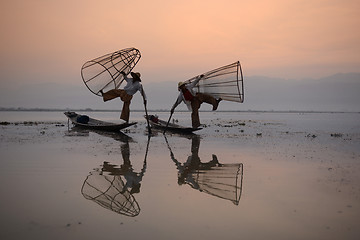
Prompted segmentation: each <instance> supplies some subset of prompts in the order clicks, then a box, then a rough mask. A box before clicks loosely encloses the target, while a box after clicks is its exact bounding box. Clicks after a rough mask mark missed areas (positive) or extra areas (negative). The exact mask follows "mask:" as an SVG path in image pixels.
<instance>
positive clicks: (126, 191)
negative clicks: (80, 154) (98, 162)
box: [81, 137, 150, 217]
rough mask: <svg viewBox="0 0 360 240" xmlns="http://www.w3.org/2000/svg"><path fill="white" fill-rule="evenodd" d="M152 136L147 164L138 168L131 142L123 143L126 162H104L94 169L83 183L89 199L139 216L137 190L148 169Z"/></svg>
mask: <svg viewBox="0 0 360 240" xmlns="http://www.w3.org/2000/svg"><path fill="white" fill-rule="evenodd" d="M149 142H150V137H149V138H148V142H147V146H146V152H145V157H144V164H143V168H142V169H141V171H140V172H139V173H136V172H134V169H133V168H132V165H131V162H130V148H129V143H128V142H126V143H124V144H123V145H122V146H121V155H122V157H123V164H122V165H120V166H117V165H113V164H110V163H108V162H104V163H103V165H102V167H101V169H96V170H95V171H93V172H90V175H88V176H87V177H86V179H85V181H84V183H83V185H82V188H81V193H82V195H83V196H84V197H85V198H86V199H88V200H92V201H94V202H96V203H97V204H99V205H100V206H102V207H104V208H106V209H109V210H111V211H113V212H116V213H119V214H122V215H125V216H130V217H135V216H137V215H139V213H140V206H139V204H138V202H137V201H136V199H135V197H134V196H133V194H135V193H139V192H140V186H141V184H140V182H141V181H142V178H143V176H144V174H145V171H146V158H147V152H148V149H149Z"/></svg>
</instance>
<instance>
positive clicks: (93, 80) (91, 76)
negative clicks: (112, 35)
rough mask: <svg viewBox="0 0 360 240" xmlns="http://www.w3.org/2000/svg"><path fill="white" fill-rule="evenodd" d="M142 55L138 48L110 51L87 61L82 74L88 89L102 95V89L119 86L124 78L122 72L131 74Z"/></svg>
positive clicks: (104, 90) (106, 89)
mask: <svg viewBox="0 0 360 240" xmlns="http://www.w3.org/2000/svg"><path fill="white" fill-rule="evenodd" d="M140 57H141V55H140V51H139V50H138V49H136V48H126V49H123V50H120V51H117V52H113V53H109V54H106V55H104V56H102V57H98V58H95V59H93V60H90V61H87V62H86V63H85V64H84V65H83V66H82V68H81V76H82V78H83V81H84V83H85V85H86V86H87V87H88V89H89V90H90V91H91V92H92V93H94V94H96V95H98V96H101V94H100V90H102V91H103V92H106V91H108V90H111V89H117V88H119V87H120V85H121V83H122V81H123V80H124V78H123V75H122V74H120V72H121V71H124V72H125V74H129V73H130V71H131V70H132V69H133V68H134V67H135V65H136V63H137V62H138V61H139V60H140Z"/></svg>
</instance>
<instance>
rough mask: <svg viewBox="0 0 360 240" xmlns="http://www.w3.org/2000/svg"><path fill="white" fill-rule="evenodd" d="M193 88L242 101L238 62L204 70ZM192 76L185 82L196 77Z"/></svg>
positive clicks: (233, 100) (229, 99) (217, 96)
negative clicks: (207, 70)
mask: <svg viewBox="0 0 360 240" xmlns="http://www.w3.org/2000/svg"><path fill="white" fill-rule="evenodd" d="M202 75H204V76H203V77H202V79H201V80H200V81H199V82H198V84H197V85H196V88H194V89H193V90H194V91H195V92H201V93H206V94H209V95H211V96H213V97H214V98H216V99H219V98H221V99H222V100H226V101H231V102H239V103H242V102H244V79H243V74H242V70H241V65H240V62H239V61H237V62H235V63H232V64H229V65H226V66H223V67H220V68H217V69H214V70H212V71H209V72H206V73H204V74H202ZM197 77H198V76H196V77H193V78H191V79H189V80H187V81H185V83H191V82H193V81H195V80H196V79H197Z"/></svg>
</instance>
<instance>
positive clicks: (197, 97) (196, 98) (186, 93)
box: [171, 75, 221, 128]
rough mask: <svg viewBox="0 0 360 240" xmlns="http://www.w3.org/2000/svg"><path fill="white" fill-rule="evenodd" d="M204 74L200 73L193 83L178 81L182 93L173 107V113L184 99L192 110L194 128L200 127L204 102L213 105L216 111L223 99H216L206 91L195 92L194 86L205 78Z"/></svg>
mask: <svg viewBox="0 0 360 240" xmlns="http://www.w3.org/2000/svg"><path fill="white" fill-rule="evenodd" d="M203 77H204V75H200V76H198V77H197V79H196V80H195V81H193V82H191V83H188V84H186V83H184V82H179V83H178V90H179V91H180V94H179V96H178V98H177V100H176V102H175V104H174V105H173V106H172V108H171V114H173V113H174V110H175V108H176V107H177V106H178V105H179V104H180V103H181V102H182V101H183V102H184V103H185V104H186V105H187V107H188V109H189V110H190V111H192V113H191V122H192V127H193V128H198V127H199V126H200V119H199V108H200V106H201V104H202V103H203V102H206V103H209V104H211V105H213V111H215V110H216V109H217V107H218V105H219V102H220V101H221V98H219V99H215V98H214V97H212V96H210V95H208V94H204V93H199V92H197V93H195V92H194V91H193V88H194V87H195V86H196V84H197V83H198V82H199V81H200V80H201V78H203Z"/></svg>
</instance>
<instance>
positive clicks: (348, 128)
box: [0, 112, 360, 239]
mask: <svg viewBox="0 0 360 240" xmlns="http://www.w3.org/2000/svg"><path fill="white" fill-rule="evenodd" d="M88 114H89V115H90V116H92V117H96V118H102V119H103V120H111V119H116V115H117V114H116V113H115V114H114V115H111V114H110V113H88ZM142 114H143V113H140V112H139V113H132V115H131V118H132V119H134V120H135V121H138V124H137V125H136V126H134V127H130V128H129V129H127V130H125V131H123V133H124V134H111V133H104V132H98V131H89V130H81V129H77V128H72V127H71V126H70V127H68V125H67V121H66V118H65V116H64V115H63V114H62V113H49V115H48V119H45V120H44V118H43V116H42V119H37V118H36V117H35V116H34V115H35V113H34V115H32V116H29V115H28V116H21V118H19V116H16V117H15V118H11V117H10V118H9V117H8V118H3V119H0V121H1V122H3V124H2V125H1V126H0V129H1V133H0V135H1V141H0V154H1V160H0V172H1V174H0V192H1V197H0V208H1V209H0V210H1V212H2V214H1V217H0V227H1V229H2V231H1V232H0V237H1V239H22V238H27V239H85V238H87V239H99V238H102V239H117V238H130V239H144V238H147V239H148V238H149V237H150V238H154V239H155V238H157V239H184V238H191V239H192V238H195V237H196V238H198V239H239V238H244V239H265V238H266V239H358V238H359V236H360V230H359V229H360V226H359V225H360V221H359V220H360V206H359V202H360V175H359V174H358V173H359V170H360V150H359V149H360V123H359V122H358V120H357V119H358V118H359V114H355V113H351V114H350V113H304V114H299V113H200V117H201V121H202V123H203V124H204V128H203V129H202V130H201V131H199V132H197V133H196V134H194V135H179V134H171V133H167V134H166V135H163V134H162V132H157V131H153V135H152V136H151V137H150V138H149V137H148V135H147V131H146V123H145V120H144V119H143V117H142ZM45 115H46V113H45ZM114 116H115V117H114ZM159 117H160V118H162V119H167V117H168V114H167V113H162V114H159ZM104 118H105V119H104ZM106 118H108V119H106ZM174 118H175V119H176V120H178V121H179V122H178V123H179V124H183V125H190V120H189V119H188V118H189V113H176V114H175V115H174ZM4 122H6V123H4Z"/></svg>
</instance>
